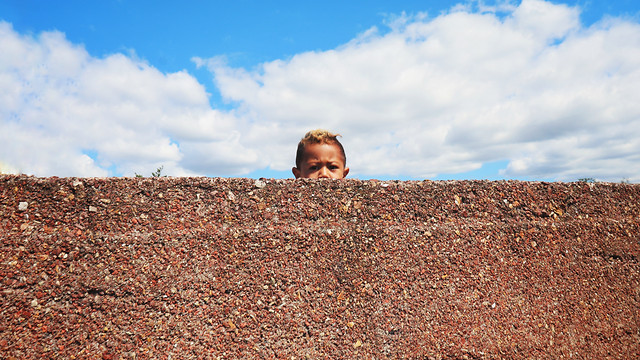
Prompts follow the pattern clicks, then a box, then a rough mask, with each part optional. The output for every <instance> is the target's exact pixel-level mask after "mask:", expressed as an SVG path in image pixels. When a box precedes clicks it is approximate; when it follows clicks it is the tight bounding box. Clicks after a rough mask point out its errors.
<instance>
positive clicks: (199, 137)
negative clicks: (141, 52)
mask: <svg viewBox="0 0 640 360" xmlns="http://www.w3.org/2000/svg"><path fill="white" fill-rule="evenodd" d="M0 52H2V54H3V56H2V57H1V58H0V116H1V122H0V143H2V146H1V147H0V162H1V163H2V164H4V165H3V167H4V168H6V171H10V172H16V171H18V172H24V173H29V174H36V175H42V176H47V175H58V176H72V175H73V176H107V175H115V174H124V175H133V174H134V173H136V172H137V173H142V174H147V175H148V174H150V173H151V172H152V171H153V170H155V169H156V168H157V167H159V166H164V171H165V173H169V174H172V175H194V174H206V173H207V172H211V173H215V172H216V171H218V172H217V174H218V175H233V174H240V173H241V172H243V171H246V169H249V168H255V167H256V166H259V159H258V157H257V155H256V153H255V150H254V149H250V148H246V147H243V145H242V144H240V143H239V142H238V141H236V140H234V138H237V135H236V134H237V126H238V125H239V124H241V121H240V120H238V119H237V118H235V117H234V116H233V115H232V114H229V113H225V112H221V111H217V110H214V109H211V107H210V105H209V99H208V96H207V93H206V91H205V89H204V87H203V86H202V84H199V83H198V82H197V81H196V80H195V78H194V77H193V76H191V75H189V74H187V73H186V72H178V73H171V74H163V73H161V72H160V71H158V70H157V69H155V68H154V67H153V66H151V65H149V64H147V63H145V62H143V61H141V60H138V59H136V58H135V57H132V56H125V55H123V54H114V55H111V56H108V57H106V58H95V57H92V56H91V55H89V54H88V53H87V52H86V50H85V49H84V48H83V47H82V46H78V45H74V44H71V43H70V42H69V41H67V40H66V39H65V37H64V35H63V34H61V33H59V32H44V33H42V34H40V35H39V36H38V37H32V36H23V35H20V34H18V33H17V32H16V31H14V30H13V29H12V27H11V25H10V24H8V23H6V22H5V23H0ZM230 139H231V140H230ZM207 149H211V150H213V151H216V150H218V149H222V151H225V152H226V153H212V154H207V153H206V150H207ZM227 154H242V156H237V155H236V156H233V165H229V160H228V159H227V157H226V155H227ZM194 158H206V164H208V166H209V167H208V168H203V167H202V166H198V165H197V164H198V161H197V160H194Z"/></svg>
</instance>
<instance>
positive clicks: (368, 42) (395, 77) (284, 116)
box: [200, 0, 640, 181]
mask: <svg viewBox="0 0 640 360" xmlns="http://www.w3.org/2000/svg"><path fill="white" fill-rule="evenodd" d="M499 10H500V12H501V13H500V14H498V13H496V11H497V10H496V9H493V10H492V9H486V8H484V9H481V10H478V9H476V10H473V9H470V8H469V7H465V6H458V7H455V8H453V9H452V10H451V11H450V12H447V13H445V14H441V15H440V16H437V17H435V18H429V17H428V16H425V15H424V14H419V15H417V16H413V17H412V16H406V15H405V16H401V17H399V18H396V19H395V20H394V21H392V22H390V29H389V30H388V31H386V32H381V31H378V30H377V29H375V28H374V29H370V30H369V31H367V32H365V33H364V34H362V35H361V36H359V37H357V38H356V39H354V40H353V41H351V42H349V43H347V44H344V45H343V46H340V47H338V48H336V49H334V50H330V51H323V52H307V53H302V54H298V55H296V56H293V57H292V58H291V59H287V60H278V61H272V62H268V63H265V64H262V66H261V68H260V69H259V70H258V71H254V72H250V71H247V70H244V69H237V68H232V67H229V66H227V65H225V63H224V62H223V61H221V60H220V59H219V58H216V59H213V60H212V61H210V62H209V63H208V66H209V68H210V70H211V71H212V72H213V73H214V75H215V79H216V84H217V86H218V87H219V89H220V91H221V93H222V95H223V96H225V97H226V98H228V99H230V100H232V101H235V102H238V103H240V104H241V105H240V106H241V108H243V109H244V111H245V112H246V114H248V115H247V116H252V117H255V122H256V126H254V127H251V128H248V129H246V130H247V131H246V132H245V133H244V136H246V138H247V139H258V138H264V137H265V136H266V137H268V138H273V139H277V140H278V142H277V143H276V145H274V146H269V147H265V148H264V149H262V150H261V154H263V155H264V156H265V157H266V158H267V159H269V161H270V166H271V167H272V168H275V169H285V168H287V167H288V166H290V164H291V162H292V161H291V159H290V158H289V157H283V156H282V153H286V151H290V146H288V147H285V146H281V145H278V144H280V143H282V144H287V145H288V144H290V143H292V142H295V140H296V137H299V136H300V134H302V133H304V131H306V130H307V129H309V128H314V127H326V128H330V129H335V130H336V131H340V132H341V133H342V134H343V135H344V142H345V145H346V147H347V149H348V152H349V153H348V155H349V159H350V162H351V163H350V166H351V169H352V173H353V174H354V175H356V176H357V175H369V176H375V175H377V174H392V175H408V176H413V177H418V178H420V177H431V176H435V175H437V174H438V173H457V172H465V171H471V170H474V169H477V168H479V167H480V166H481V165H482V164H483V163H487V162H494V161H505V160H508V161H509V165H508V166H507V167H506V168H505V169H504V170H503V174H504V175H505V176H507V177H528V178H555V179H558V180H575V179H577V178H579V177H586V176H589V177H597V178H599V179H603V180H614V181H617V180H620V179H621V178H633V179H636V180H640V162H639V161H638V155H637V154H640V101H638V95H637V94H639V93H640V81H639V80H640V79H639V77H640V26H639V24H638V23H636V22H631V21H628V20H623V19H613V18H609V19H607V20H603V21H601V22H599V23H596V24H594V25H593V26H591V27H584V26H583V25H582V24H581V23H580V19H579V17H580V11H579V9H578V8H575V7H569V6H566V5H562V4H559V5H558V4H553V3H550V2H545V1H538V0H525V1H522V3H521V4H520V5H519V6H517V7H503V8H500V9H499ZM505 11H506V14H505V13H504V12H505ZM200 62H201V63H203V64H205V63H206V61H203V60H202V59H201V60H200ZM252 141H253V140H252ZM280 141H281V142H280Z"/></svg>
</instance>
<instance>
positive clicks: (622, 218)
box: [0, 175, 640, 359]
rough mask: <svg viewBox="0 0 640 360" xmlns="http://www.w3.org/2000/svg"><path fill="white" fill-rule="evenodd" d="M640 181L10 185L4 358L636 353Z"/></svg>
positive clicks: (639, 340)
mask: <svg viewBox="0 0 640 360" xmlns="http://www.w3.org/2000/svg"><path fill="white" fill-rule="evenodd" d="M639 234H640V185H629V184H607V183H596V184H590V183H581V182H579V183H543V182H516V181H498V182H490V181H451V182H449V181H446V182H445V181H435V182H434V181H423V182H419V181H416V182H413V181H374V180H369V181H360V180H343V181H313V180H270V179H261V180H253V179H223V178H101V179H98V178H55V177H54V178H35V177H27V176H7V175H4V176H0V246H1V251H0V289H1V293H0V358H1V359H35V358H38V359H41V358H52V359H86V358H98V359H151V358H153V359H156V358H159V359H201V358H210V359H218V358H220V359H237V358H256V359H263V358H268V359H271V358H274V359H304V358H311V359H316V358H327V359H347V358H363V359H374V358H375V359H398V358H407V359H494V358H499V359H501V358H508V359H563V358H566V359H570V358H573V359H584V358H589V359H605V358H613V359H633V358H640V264H639V263H638V256H639V255H640V240H639V239H640V235H639Z"/></svg>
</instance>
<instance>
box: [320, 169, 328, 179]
mask: <svg viewBox="0 0 640 360" xmlns="http://www.w3.org/2000/svg"><path fill="white" fill-rule="evenodd" d="M328 178H330V176H329V169H327V167H326V166H323V167H322V168H321V169H320V172H319V173H318V179H328Z"/></svg>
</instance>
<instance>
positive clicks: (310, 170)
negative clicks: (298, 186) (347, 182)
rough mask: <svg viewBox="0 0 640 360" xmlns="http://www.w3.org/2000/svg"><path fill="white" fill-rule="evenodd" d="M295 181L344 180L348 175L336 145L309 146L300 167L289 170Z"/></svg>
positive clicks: (347, 169)
mask: <svg viewBox="0 0 640 360" xmlns="http://www.w3.org/2000/svg"><path fill="white" fill-rule="evenodd" d="M291 171H293V175H294V176H295V177H296V179H300V178H308V179H344V178H345V177H346V176H347V174H349V168H348V167H346V166H345V163H344V157H343V156H342V152H341V151H340V148H339V147H338V145H335V144H322V143H318V144H309V145H307V146H306V147H305V151H304V158H303V160H302V162H301V164H300V167H299V168H298V167H294V168H292V169H291Z"/></svg>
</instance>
